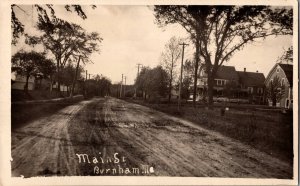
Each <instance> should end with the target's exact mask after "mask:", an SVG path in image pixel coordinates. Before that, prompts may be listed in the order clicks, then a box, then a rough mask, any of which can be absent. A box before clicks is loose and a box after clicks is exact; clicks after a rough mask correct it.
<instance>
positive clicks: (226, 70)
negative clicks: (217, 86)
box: [216, 66, 239, 80]
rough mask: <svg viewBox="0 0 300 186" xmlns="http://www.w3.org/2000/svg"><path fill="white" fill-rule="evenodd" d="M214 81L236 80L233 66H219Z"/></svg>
mask: <svg viewBox="0 0 300 186" xmlns="http://www.w3.org/2000/svg"><path fill="white" fill-rule="evenodd" d="M216 79H226V80H238V79H239V76H238V74H237V72H236V70H235V68H234V67H233V66H220V67H219V68H218V71H217V74H216Z"/></svg>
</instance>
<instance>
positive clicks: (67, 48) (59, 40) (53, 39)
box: [26, 16, 102, 96]
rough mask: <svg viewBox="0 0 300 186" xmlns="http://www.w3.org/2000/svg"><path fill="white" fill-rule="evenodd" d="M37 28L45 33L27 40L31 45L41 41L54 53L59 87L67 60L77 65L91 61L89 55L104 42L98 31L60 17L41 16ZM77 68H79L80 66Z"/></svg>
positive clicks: (97, 49) (96, 50) (28, 37)
mask: <svg viewBox="0 0 300 186" xmlns="http://www.w3.org/2000/svg"><path fill="white" fill-rule="evenodd" d="M37 28H38V29H39V30H41V31H42V33H43V34H42V35H41V36H29V35H26V37H27V39H26V42H27V43H28V44H31V45H35V44H38V43H41V44H42V45H43V46H44V47H45V49H46V50H48V51H50V52H51V53H52V54H53V55H54V57H55V60H56V69H57V81H58V86H59V87H60V76H61V73H60V71H61V69H63V68H64V66H65V65H66V63H67V61H69V60H71V61H73V62H74V63H76V67H79V66H80V61H82V63H83V64H85V63H87V62H90V61H89V56H90V55H91V54H92V53H93V52H99V44H100V43H101V42H102V38H101V37H100V36H99V34H98V33H96V32H92V33H87V32H86V31H85V30H84V29H83V28H82V27H81V26H79V25H76V24H72V23H69V22H67V21H64V20H61V19H58V18H53V19H51V20H48V19H45V18H44V17H43V16H39V21H38V23H37ZM76 69H77V70H78V68H76ZM77 70H76V71H77ZM75 81H76V80H74V82H75ZM58 90H59V89H58ZM71 96H72V94H71Z"/></svg>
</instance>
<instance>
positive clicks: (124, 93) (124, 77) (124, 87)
mask: <svg viewBox="0 0 300 186" xmlns="http://www.w3.org/2000/svg"><path fill="white" fill-rule="evenodd" d="M124 78H125V85H124V98H125V97H126V76H125V77H124Z"/></svg>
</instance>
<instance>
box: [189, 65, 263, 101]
mask: <svg viewBox="0 0 300 186" xmlns="http://www.w3.org/2000/svg"><path fill="white" fill-rule="evenodd" d="M264 82H265V76H264V75H263V74H262V73H258V72H246V69H244V71H236V69H235V67H233V66H220V67H219V69H218V71H217V73H216V77H215V80H214V87H213V89H214V91H213V95H214V97H217V98H218V97H221V98H222V97H230V98H234V99H244V100H246V101H249V102H250V103H256V104H263V103H264V92H265V85H264ZM228 92H230V93H228ZM197 93H198V95H197V100H199V99H200V98H201V97H203V96H204V95H205V94H206V93H207V74H206V73H205V69H201V70H200V77H199V83H198V85H197ZM191 98H192V96H191Z"/></svg>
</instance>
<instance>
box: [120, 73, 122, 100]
mask: <svg viewBox="0 0 300 186" xmlns="http://www.w3.org/2000/svg"><path fill="white" fill-rule="evenodd" d="M122 84H123V74H122V81H121V86H120V98H122Z"/></svg>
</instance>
